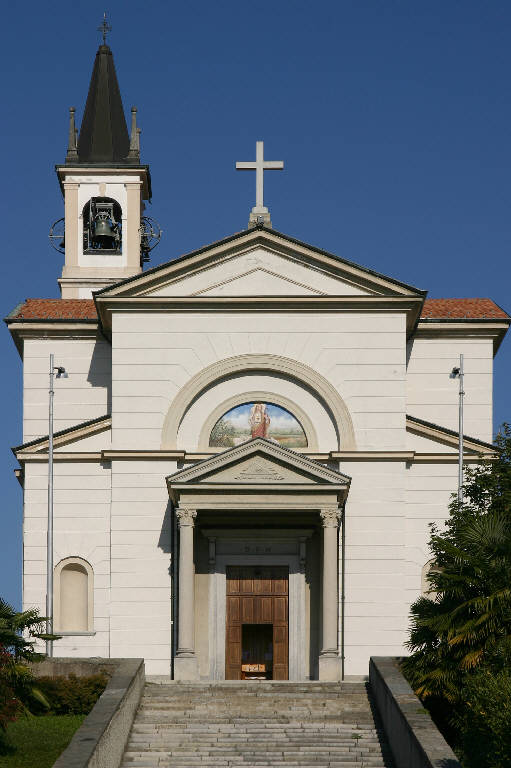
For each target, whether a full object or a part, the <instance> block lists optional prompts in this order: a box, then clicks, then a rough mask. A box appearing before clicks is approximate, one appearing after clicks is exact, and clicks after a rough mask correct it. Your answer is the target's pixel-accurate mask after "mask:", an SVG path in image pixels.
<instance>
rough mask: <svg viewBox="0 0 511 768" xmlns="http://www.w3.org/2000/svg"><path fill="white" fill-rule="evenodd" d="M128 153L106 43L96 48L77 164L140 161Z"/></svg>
mask: <svg viewBox="0 0 511 768" xmlns="http://www.w3.org/2000/svg"><path fill="white" fill-rule="evenodd" d="M128 155H130V139H129V136H128V129H127V127H126V118H125V116H124V108H123V106H122V99H121V92H120V90H119V83H118V82H117V75H116V74H115V66H114V57H113V55H112V51H111V50H110V48H109V46H108V45H105V44H103V45H100V46H99V48H98V52H97V53H96V60H95V62H94V69H93V70H92V77H91V81H90V86H89V95H88V96H87V103H86V105H85V111H84V113H83V119H82V126H81V129H80V136H79V137H78V163H86V164H101V165H110V164H115V165H118V164H124V163H127V164H133V163H135V164H138V163H139V162H140V158H139V156H136V157H135V156H134V153H133V152H132V153H131V155H130V156H129V157H128ZM68 162H69V161H68ZM71 162H72V161H71ZM74 162H75V163H76V160H75V161H74Z"/></svg>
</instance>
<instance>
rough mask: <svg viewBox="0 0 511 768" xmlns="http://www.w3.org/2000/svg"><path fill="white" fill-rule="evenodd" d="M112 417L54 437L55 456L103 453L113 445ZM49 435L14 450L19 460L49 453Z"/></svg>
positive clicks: (72, 428) (66, 430)
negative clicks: (60, 454)
mask: <svg viewBox="0 0 511 768" xmlns="http://www.w3.org/2000/svg"><path fill="white" fill-rule="evenodd" d="M111 437H112V417H111V416H110V415H106V416H100V417H99V418H98V419H92V420H90V421H83V422H80V423H79V424H75V425H73V426H72V427H68V428H67V429H62V430H59V431H58V432H55V434H54V435H53V448H54V451H55V454H56V455H57V454H59V453H90V452H95V453H98V452H101V451H103V450H106V449H108V448H109V447H110V445H111ZM48 443H49V441H48V435H43V436H42V437H38V438H37V439H35V440H30V441H28V442H26V443H23V444H22V445H17V446H16V447H15V448H13V449H12V451H13V453H14V455H15V456H16V458H18V459H26V458H29V457H30V456H35V455H37V454H43V455H44V454H47V453H48Z"/></svg>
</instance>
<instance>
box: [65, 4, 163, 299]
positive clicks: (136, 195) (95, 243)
mask: <svg viewBox="0 0 511 768" xmlns="http://www.w3.org/2000/svg"><path fill="white" fill-rule="evenodd" d="M98 29H99V30H100V31H101V32H102V35H103V42H102V44H101V45H100V46H99V48H98V51H97V53H96V59H95V61H94V67H93V70H92V76H91V81H90V86H89V93H88V96H87V102H86V104H85V109H84V112H83V117H82V121H81V126H80V130H79V132H78V130H77V127H76V122H75V114H76V110H75V108H74V107H71V108H70V110H69V139H68V148H67V154H66V160H65V164H63V165H58V166H57V167H56V171H57V176H58V179H59V182H60V186H61V189H62V192H63V195H64V207H65V216H64V238H63V244H64V245H63V247H64V253H65V261H64V267H63V270H62V276H61V278H60V279H59V285H60V289H61V294H62V298H88V297H90V296H91V295H92V292H93V291H97V290H99V289H101V288H104V287H105V286H107V285H110V284H112V283H115V282H118V281H119V280H123V279H124V278H127V277H131V276H132V275H136V274H138V273H140V272H141V271H142V263H143V261H145V260H146V254H147V249H144V238H143V237H142V236H141V217H142V214H143V209H144V202H143V201H144V200H150V199H151V175H150V172H149V166H147V165H142V164H141V163H140V129H139V128H138V127H137V109H136V107H132V109H131V137H130V135H129V134H128V128H127V125H126V118H125V114H124V107H123V103H122V98H121V92H120V89H119V83H118V81H117V74H116V71H115V65H114V58H113V55H112V51H111V49H110V47H109V46H108V45H107V44H106V33H107V32H108V31H110V29H111V27H110V25H109V24H107V21H106V15H105V17H104V18H103V23H102V25H101V26H100V27H99V28H98Z"/></svg>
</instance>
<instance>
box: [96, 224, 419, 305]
mask: <svg viewBox="0 0 511 768" xmlns="http://www.w3.org/2000/svg"><path fill="white" fill-rule="evenodd" d="M255 245H266V246H269V247H273V248H274V249H275V250H276V251H277V252H279V253H282V254H283V255H287V256H289V257H292V258H296V256H297V255H298V256H301V257H303V258H304V260H305V261H308V260H309V261H310V262H311V263H314V265H315V266H316V267H317V266H320V267H321V268H323V269H324V270H325V271H327V272H330V273H331V274H337V275H339V274H340V273H343V274H348V275H350V276H351V278H352V279H353V280H354V281H355V280H358V281H363V282H365V283H367V284H371V285H372V286H373V290H375V291H376V292H382V293H387V294H388V293H389V292H390V293H391V294H397V295H405V296H410V295H412V296H420V297H422V298H425V297H426V294H427V291H421V290H419V289H417V288H414V287H413V286H411V285H407V284H406V283H402V282H400V281H398V280H394V279H393V278H390V277H387V276H385V275H382V274H380V273H378V272H375V271H374V270H371V269H367V268H366V267H361V266H359V265H358V264H355V263H354V262H352V261H348V260H347V259H343V258H341V257H339V256H336V255H335V254H332V253H329V252H328V251H325V250H322V249H321V248H317V247H316V246H312V245H309V244H308V243H304V242H302V241H301V240H297V239H296V238H293V237H290V236H289V235H285V234H283V233H282V232H277V231H276V230H274V229H269V228H266V227H264V226H258V227H255V228H251V229H246V230H242V231H241V232H237V233H235V234H233V235H230V236H229V237H227V238H224V239H223V240H220V241H218V242H216V243H212V244H210V245H206V246H203V247H202V248H199V249H197V250H195V251H191V252H190V253H187V254H185V255H183V256H180V257H178V258H176V259H173V260H172V261H168V262H166V263H164V264H160V265H158V266H156V267H153V268H152V269H148V270H146V271H145V272H144V273H143V274H141V275H135V276H133V277H130V278H127V279H126V280H123V281H122V282H119V283H117V284H116V285H113V286H109V287H107V288H103V289H102V290H101V291H98V292H96V295H97V296H102V295H108V296H120V295H134V294H135V293H137V294H140V293H141V292H146V291H148V290H150V289H151V287H152V286H153V285H156V284H159V283H161V282H162V280H165V279H166V278H175V277H178V276H180V275H181V274H186V273H189V272H190V271H191V270H193V269H197V268H199V267H200V268H203V267H204V266H205V265H206V264H207V263H208V262H209V261H213V260H216V259H218V258H219V257H229V256H231V255H234V254H235V253H237V252H239V251H240V250H243V249H244V248H246V247H247V246H250V247H253V246H255Z"/></svg>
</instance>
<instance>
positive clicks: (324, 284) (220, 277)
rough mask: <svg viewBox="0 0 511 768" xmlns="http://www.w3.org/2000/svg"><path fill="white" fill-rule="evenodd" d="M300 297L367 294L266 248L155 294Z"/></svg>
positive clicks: (193, 276) (248, 251) (252, 250)
mask: <svg viewBox="0 0 511 768" xmlns="http://www.w3.org/2000/svg"><path fill="white" fill-rule="evenodd" d="M200 294H205V295H209V296H269V295H274V296H289V295H293V296H300V295H314V294H316V295H321V294H325V295H329V294H332V295H341V296H350V295H352V296H353V295H356V296H367V295H371V293H370V291H365V290H363V289H361V288H360V287H359V286H356V285H353V284H352V283H350V282H348V281H347V280H341V279H340V278H338V277H333V276H332V275H329V274H328V273H327V272H326V271H322V270H320V269H317V268H313V267H311V266H308V265H305V264H304V263H303V260H302V259H301V258H300V257H298V258H297V259H293V258H286V257H284V256H282V255H280V254H277V253H275V252H274V251H270V250H268V249H266V248H260V247H256V248H249V249H248V250H247V251H245V252H243V253H240V254H237V255H236V256H232V257H230V258H229V259H225V260H223V261H221V262H220V263H218V262H216V263H215V264H214V265H212V266H211V267H202V268H201V270H200V271H199V272H196V273H195V274H192V275H187V276H186V277H184V278H181V279H179V280H176V281H175V282H172V283H169V284H167V285H165V286H163V287H161V288H158V289H156V290H154V291H150V292H148V295H151V296H194V295H200Z"/></svg>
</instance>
